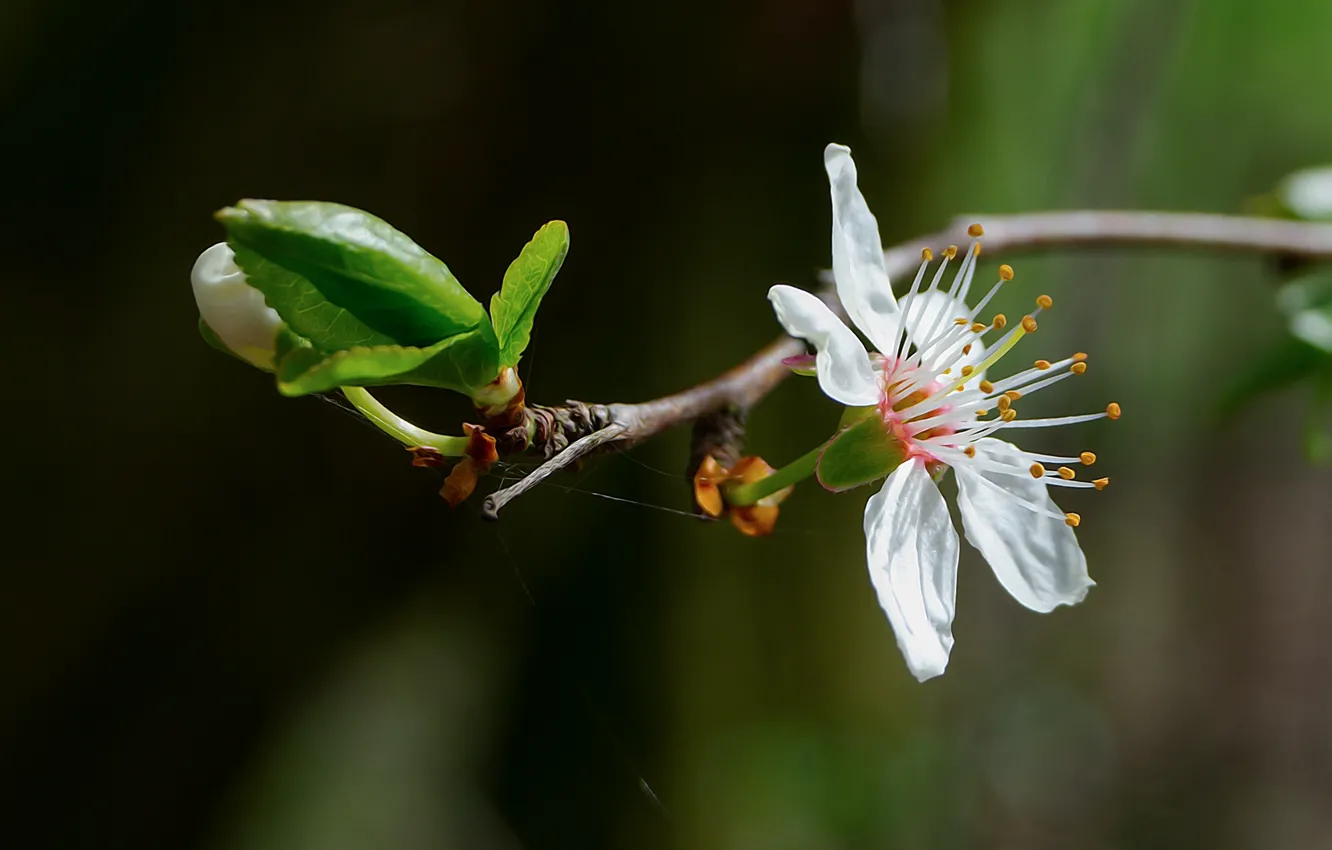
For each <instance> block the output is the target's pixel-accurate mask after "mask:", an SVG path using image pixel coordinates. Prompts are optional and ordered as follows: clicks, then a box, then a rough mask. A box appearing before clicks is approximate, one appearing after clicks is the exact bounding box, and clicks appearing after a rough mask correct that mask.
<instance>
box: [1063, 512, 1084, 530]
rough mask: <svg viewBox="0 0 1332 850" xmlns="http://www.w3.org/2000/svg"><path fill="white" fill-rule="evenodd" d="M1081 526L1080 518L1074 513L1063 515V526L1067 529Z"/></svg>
mask: <svg viewBox="0 0 1332 850" xmlns="http://www.w3.org/2000/svg"><path fill="white" fill-rule="evenodd" d="M1081 524H1082V517H1080V516H1078V515H1077V514H1075V513H1067V514H1064V525H1067V526H1068V527H1069V528H1077V527H1078V526H1079V525H1081Z"/></svg>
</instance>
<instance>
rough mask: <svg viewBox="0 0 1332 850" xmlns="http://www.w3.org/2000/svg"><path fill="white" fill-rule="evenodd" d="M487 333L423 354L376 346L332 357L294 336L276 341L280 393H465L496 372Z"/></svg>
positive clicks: (467, 336)
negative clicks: (397, 389) (381, 389)
mask: <svg viewBox="0 0 1332 850" xmlns="http://www.w3.org/2000/svg"><path fill="white" fill-rule="evenodd" d="M488 330H489V328H488V327H487V328H477V329H476V330H471V331H468V332H466V333H462V334H457V335H455V336H451V337H449V338H448V339H446V340H442V341H441V342H437V343H435V344H434V345H431V346H428V347H425V348H416V347H412V346H404V345H378V346H373V347H364V348H350V349H346V350H343V351H335V352H332V353H328V352H324V351H320V350H319V349H317V348H315V347H314V346H312V345H311V344H310V343H309V341H308V340H302V339H299V338H296V337H294V336H293V337H289V338H288V339H286V340H283V339H281V338H279V344H278V350H277V364H278V366H277V383H278V391H279V392H281V393H282V394H283V395H287V396H299V395H306V394H308V393H321V392H328V391H329V390H332V389H336V388H337V387H343V386H356V387H373V386H386V385H389V384H414V385H416V386H425V387H441V388H443V389H449V390H455V391H457V392H461V393H469V392H470V391H471V390H472V389H474V388H475V387H479V386H482V385H484V384H485V383H487V382H488V381H490V380H492V379H493V378H494V377H495V374H496V372H497V371H498V367H497V366H496V363H495V342H494V338H493V337H491V336H490V335H489V334H488V333H486V331H488Z"/></svg>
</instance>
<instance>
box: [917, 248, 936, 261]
mask: <svg viewBox="0 0 1332 850" xmlns="http://www.w3.org/2000/svg"><path fill="white" fill-rule="evenodd" d="M920 258H921V259H922V260H924V261H925V262H927V263H929V262H932V261H933V260H934V252H933V251H931V250H930V249H929V248H921V249H920Z"/></svg>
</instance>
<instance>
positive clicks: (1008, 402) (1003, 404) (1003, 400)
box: [998, 395, 1013, 411]
mask: <svg viewBox="0 0 1332 850" xmlns="http://www.w3.org/2000/svg"><path fill="white" fill-rule="evenodd" d="M998 405H999V409H1000V410H1001V411H1002V410H1008V408H1010V407H1012V406H1013V400H1012V399H1011V398H1009V397H1008V396H1006V395H1001V396H999V401H998Z"/></svg>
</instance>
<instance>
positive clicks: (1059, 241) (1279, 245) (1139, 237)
mask: <svg viewBox="0 0 1332 850" xmlns="http://www.w3.org/2000/svg"><path fill="white" fill-rule="evenodd" d="M976 221H979V222H981V223H982V224H983V225H984V226H985V247H986V249H987V250H988V251H990V252H997V251H1001V252H1005V253H1009V254H1013V253H1031V252H1035V251H1042V250H1049V249H1054V248H1089V247H1101V246H1143V247H1152V246H1159V247H1166V248H1174V249H1185V250H1207V251H1224V252H1230V253H1260V254H1276V255H1279V256H1282V257H1292V258H1299V259H1304V260H1332V225H1326V224H1307V223H1304V222H1294V221H1283V220H1279V219H1268V218H1246V217H1241V216H1226V215H1211V214H1207V213H1164V212H1141V211H1115V210H1107V211H1100V210H1068V211H1061V212H1044V213H1022V214H1017V215H992V216H980V215H977V216H964V217H959V218H957V219H955V220H954V221H953V222H952V223H951V224H950V225H949V226H948V227H947V228H945V229H943V230H941V231H939V232H937V233H933V234H930V235H928V236H924V237H921V238H919V239H915V240H912V241H911V242H907V243H903V244H902V245H898V246H895V247H893V248H889V249H888V250H887V251H885V252H884V260H885V265H886V266H887V269H888V274H889V276H890V277H894V278H900V277H902V276H903V275H904V274H906V273H907V272H910V271H913V270H915V268H916V267H917V266H918V265H919V264H920V249H921V248H923V247H926V246H929V247H933V248H941V247H942V246H944V245H948V244H950V243H956V244H962V243H965V242H966V241H967V240H968V238H969V237H968V236H967V232H966V231H967V226H968V225H969V224H971V223H972V222H976ZM824 278H825V280H827V279H828V275H825V276H824ZM830 298H831V300H833V301H834V302H835V297H831V296H830ZM804 352H805V343H803V342H801V341H800V340H796V339H792V338H791V337H787V336H783V337H779V338H778V339H776V340H774V341H773V342H771V343H769V344H768V345H767V346H765V347H764V348H762V349H761V350H760V351H759V352H758V353H757V354H755V355H754V356H753V357H751V358H749V359H748V360H746V361H745V362H744V363H741V364H740V365H739V366H736V367H735V368H734V369H731V370H730V371H728V372H726V373H724V374H722V375H719V376H718V377H716V378H713V379H712V380H709V381H704V382H703V383H701V384H698V385H697V386H694V387H691V388H689V389H687V390H684V391H682V392H678V393H675V394H674V395H669V396H665V397H664V398H659V399H655V400H653V401H647V402H643V403H641V404H612V405H608V406H607V407H606V408H605V409H606V410H607V411H608V412H609V414H610V424H609V425H606V426H604V427H601V428H599V430H596V431H593V432H591V433H589V434H587V435H586V436H583V437H581V438H580V439H578V440H576V441H575V442H573V443H571V444H570V445H569V446H568V448H566V449H564V450H563V451H562V452H560V453H559V454H557V455H555V456H554V457H552V458H551V459H550V460H548V461H546V462H545V463H543V464H542V465H541V466H539V467H537V469H536V470H534V471H533V472H532V473H531V474H529V475H528V476H527V477H526V478H524V479H523V480H521V481H519V482H518V483H517V484H514V485H513V486H511V487H508V488H505V489H503V490H498V491H496V492H495V493H493V494H491V495H490V497H489V498H487V499H486V501H485V504H484V505H483V506H482V509H481V513H482V516H484V517H486V518H487V519H492V520H493V519H498V518H499V510H500V508H502V507H504V506H505V505H506V504H508V503H509V502H510V501H512V500H513V499H514V498H516V497H518V496H520V495H522V494H523V493H524V492H526V491H527V490H530V489H531V488H532V487H534V486H536V485H537V484H538V483H540V482H541V481H543V480H544V479H545V478H546V477H547V476H549V475H550V474H551V473H552V472H555V471H556V470H558V469H562V468H563V467H565V466H568V465H569V464H571V463H573V462H574V461H575V460H577V459H578V458H580V457H583V456H585V455H587V454H588V453H590V452H592V451H595V450H596V449H598V448H601V447H603V446H606V445H608V444H610V443H612V442H616V443H634V442H638V441H640V440H645V439H647V438H648V437H652V436H654V435H656V434H658V433H660V432H661V431H664V430H666V429H667V428H669V427H671V426H673V425H677V424H682V423H685V422H692V421H694V420H696V419H698V418H699V417H702V416H706V415H708V414H711V413H715V412H716V411H719V410H724V409H728V408H731V409H734V410H736V411H739V412H740V413H741V414H743V413H744V412H746V411H748V410H749V409H750V408H751V407H753V406H754V405H755V404H757V403H758V402H759V401H760V400H761V399H762V398H763V397H764V396H766V395H767V394H768V393H769V392H771V391H772V390H773V388H774V387H776V386H777V384H778V383H780V382H781V381H782V379H783V378H785V377H786V376H787V374H789V370H788V369H787V368H786V367H785V366H784V365H782V360H783V359H785V358H787V357H793V356H795V355H798V354H803V353H804Z"/></svg>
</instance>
